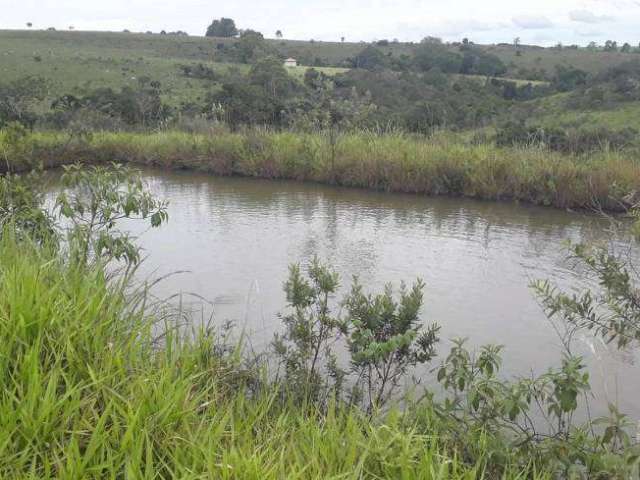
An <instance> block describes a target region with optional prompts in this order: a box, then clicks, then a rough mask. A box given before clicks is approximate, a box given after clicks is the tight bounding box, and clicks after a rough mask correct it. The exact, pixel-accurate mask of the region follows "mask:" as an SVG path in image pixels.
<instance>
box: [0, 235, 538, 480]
mask: <svg viewBox="0 0 640 480" xmlns="http://www.w3.org/2000/svg"><path fill="white" fill-rule="evenodd" d="M158 321H159V317H157V316H155V315H154V314H153V312H151V311H147V310H146V309H145V301H144V292H137V293H136V292H135V291H134V292H132V291H131V288H130V287H129V286H128V282H127V280H126V278H124V279H123V278H120V279H119V280H117V279H112V280H107V277H106V275H105V272H104V271H103V269H102V268H100V267H99V266H96V267H91V268H88V269H78V268H75V269H74V268H72V267H70V266H68V264H66V263H65V262H64V261H63V260H62V259H61V258H60V257H59V256H58V255H57V254H56V253H54V252H53V251H48V250H47V249H42V248H40V247H36V246H34V245H32V244H29V243H28V242H25V241H21V242H18V241H16V240H15V239H14V238H13V237H12V236H11V235H10V234H7V233H5V235H4V237H3V238H2V239H1V240H0V392H1V393H0V478H3V479H27V478H33V479H35V478H38V479H46V478H64V479H85V478H111V479H120V478H128V479H134V478H135V479H137V478H149V479H151V478H166V479H173V478H181V479H209V478H237V479H248V478H256V479H268V478H274V479H275V478H277V479H281V478H407V479H409V478H425V479H441V478H442V479H444V478H455V479H458V478H460V479H462V478H468V479H475V478H478V477H481V476H483V474H484V473H485V472H486V471H487V470H486V468H487V465H488V463H487V462H486V460H487V458H488V457H487V458H483V457H482V456H480V457H478V460H475V461H474V462H473V463H471V464H470V463H469V462H463V461H462V459H460V458H459V457H458V456H457V455H456V454H455V452H454V451H450V450H449V451H448V450H447V448H446V446H445V445H444V443H441V442H439V440H438V438H437V436H436V434H435V432H436V430H435V427H434V430H433V432H432V433H429V434H425V433H424V431H425V428H424V425H425V423H424V422H422V427H421V428H417V424H416V423H415V421H414V422H410V421H409V420H408V419H407V417H405V416H403V415H400V414H399V413H397V412H396V413H393V412H392V413H390V414H389V415H387V416H385V417H384V418H382V417H376V418H373V419H371V418H368V417H366V416H364V415H363V414H361V413H359V412H358V411H356V410H350V409H346V407H340V408H337V407H336V408H333V407H330V408H329V409H328V411H323V412H319V411H317V410H316V409H315V408H314V407H313V406H310V405H309V406H304V405H296V404H294V403H292V402H289V401H287V400H286V398H284V397H283V396H282V395H280V394H278V393H277V392H278V391H280V390H278V389H277V388H273V387H265V386H263V387H259V385H261V383H260V381H259V380H260V378H261V377H260V374H259V372H252V371H248V370H246V369H244V368H242V366H241V363H240V362H239V361H238V356H237V355H235V354H234V353H233V352H232V353H223V352H222V350H220V349H218V348H216V345H215V339H214V338H213V337H212V336H211V335H210V334H208V333H207V332H204V331H201V332H198V333H197V335H195V336H193V337H192V336H189V338H190V340H186V339H185V338H183V337H180V336H178V335H175V334H172V333H171V330H167V332H168V333H167V335H166V336H164V337H163V341H162V343H159V342H157V341H154V337H153V335H152V332H153V331H156V332H157V322H158ZM416 418H417V417H416ZM421 432H422V433H421ZM527 472H528V469H526V468H525V469H523V470H522V471H520V472H519V473H518V472H517V471H515V470H514V472H513V474H511V473H509V474H505V476H508V477H515V476H517V475H518V474H522V475H525V474H527Z"/></svg>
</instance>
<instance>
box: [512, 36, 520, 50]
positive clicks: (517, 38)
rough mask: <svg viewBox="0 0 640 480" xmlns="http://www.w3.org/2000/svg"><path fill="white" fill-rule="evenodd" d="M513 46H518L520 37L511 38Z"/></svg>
mask: <svg viewBox="0 0 640 480" xmlns="http://www.w3.org/2000/svg"><path fill="white" fill-rule="evenodd" d="M513 46H514V47H515V48H516V49H517V48H518V47H519V46H520V37H516V38H514V39H513Z"/></svg>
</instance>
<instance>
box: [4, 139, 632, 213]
mask: <svg viewBox="0 0 640 480" xmlns="http://www.w3.org/2000/svg"><path fill="white" fill-rule="evenodd" d="M79 161H80V162H87V163H91V162H103V163H107V162H112V161H116V162H122V163H127V162H131V163H134V164H141V165H154V166H161V167H166V168H181V169H183V168H184V169H194V170H199V171H206V172H211V173H214V174H217V175H241V176H250V177H260V178H283V179H295V180H301V181H314V182H322V183H329V184H338V185H343V186H351V187H359V188H370V189H376V190H384V191H393V192H405V193H416V194H426V195H452V196H466V197H471V198H478V199H487V200H515V201H523V202H528V203H533V204H538V205H550V206H555V207H558V208H603V209H607V210H619V209H620V207H621V204H620V203H619V202H620V199H622V198H623V197H625V196H627V195H629V194H634V193H636V192H637V188H638V185H640V164H639V163H638V161H637V160H636V159H634V158H632V157H630V156H626V155H625V154H622V153H609V152H604V153H599V154H592V155H590V156H589V157H574V156H567V155H562V154H558V153H552V152H549V151H548V150H543V149H539V148H527V149H525V148H518V149H499V148H496V147H494V146H491V145H478V146H472V145H465V144H463V143H461V142H460V141H458V140H454V141H450V139H449V138H448V137H447V136H443V137H442V138H435V139H432V140H428V139H424V138H418V137H411V136H406V135H401V134H398V135H385V136H383V137H380V136H376V135H370V134H366V133H359V134H349V135H343V136H341V137H340V138H339V139H338V142H337V143H336V144H333V143H332V141H331V139H330V138H329V137H328V136H325V135H323V134H299V133H292V132H287V133H270V132H268V131H262V130H258V131H256V130H250V131H247V132H244V133H228V132H225V131H217V132H216V131H214V132H211V133H210V134H190V133H180V132H163V133H157V134H135V133H95V134H93V135H92V136H91V137H90V138H88V139H85V140H81V141H77V140H75V141H71V139H70V137H69V135H68V134H66V133H47V132H40V133H34V134H30V135H28V136H27V137H25V138H23V139H22V140H20V141H19V142H18V143H17V144H9V143H8V140H7V137H6V135H5V136H0V163H1V164H3V165H11V166H12V167H13V168H15V169H20V168H24V167H25V166H27V165H30V164H33V162H36V163H37V162H44V163H45V164H46V165H48V166H55V165H60V164H66V163H73V162H79Z"/></svg>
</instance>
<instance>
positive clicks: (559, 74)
mask: <svg viewBox="0 0 640 480" xmlns="http://www.w3.org/2000/svg"><path fill="white" fill-rule="evenodd" d="M586 83H587V72H585V71H583V70H580V69H578V68H574V67H565V66H564V65H556V74H555V76H554V77H553V79H552V81H551V84H552V85H553V86H554V87H555V88H556V90H558V91H560V92H568V91H570V90H574V89H576V88H577V87H579V86H581V85H584V84H586Z"/></svg>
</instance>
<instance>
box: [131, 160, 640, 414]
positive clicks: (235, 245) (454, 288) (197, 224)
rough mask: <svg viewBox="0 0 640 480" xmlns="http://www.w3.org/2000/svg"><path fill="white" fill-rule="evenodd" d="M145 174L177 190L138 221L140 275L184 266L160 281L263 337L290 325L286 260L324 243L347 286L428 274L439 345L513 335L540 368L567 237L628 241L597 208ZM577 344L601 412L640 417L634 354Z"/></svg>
mask: <svg viewBox="0 0 640 480" xmlns="http://www.w3.org/2000/svg"><path fill="white" fill-rule="evenodd" d="M144 177H145V179H146V181H147V182H148V184H149V185H150V186H151V188H152V190H153V191H154V192H155V193H156V194H157V195H158V196H160V197H162V198H164V199H167V200H169V202H170V207H169V214H170V220H169V223H168V224H167V225H166V226H164V227H162V228H161V229H155V230H147V231H144V232H137V233H140V242H141V244H142V246H143V248H144V250H145V255H146V260H145V262H144V264H143V267H142V269H141V271H140V275H143V276H144V277H145V278H147V277H148V278H153V277H158V276H163V275H166V274H170V273H172V272H176V271H187V272H186V273H180V274H175V275H172V276H170V277H168V278H166V279H165V280H163V281H162V282H161V283H160V284H159V285H157V286H155V287H154V293H155V294H156V295H157V296H159V297H161V298H167V297H169V296H170V295H173V294H176V293H182V294H183V296H182V302H183V304H184V305H190V306H191V307H193V308H194V309H195V310H196V311H200V312H202V316H200V314H198V313H196V314H195V316H194V318H195V320H194V321H201V319H202V318H203V317H207V315H208V314H209V313H210V312H211V310H213V316H214V320H215V323H216V324H222V323H224V322H226V321H232V322H233V323H234V324H235V325H236V327H237V328H238V329H243V330H244V331H245V332H246V333H247V334H248V337H249V338H250V339H251V344H252V345H253V348H255V349H261V348H264V347H265V346H267V345H268V344H269V341H270V340H271V338H272V336H273V333H274V332H276V331H278V329H279V328H280V322H279V320H278V317H277V314H278V312H281V311H283V309H284V303H285V298H284V293H283V291H282V284H283V282H284V281H285V279H286V276H287V269H288V266H289V264H291V263H292V262H301V263H303V264H304V263H307V262H309V260H310V259H311V258H313V256H314V255H317V256H318V257H320V258H321V259H322V260H324V261H326V262H329V263H330V264H331V265H333V266H334V267H335V268H336V270H337V271H338V272H339V273H340V275H341V280H342V287H343V293H344V291H346V289H347V288H348V286H349V284H350V279H351V277H352V276H353V275H356V276H358V277H359V278H360V279H361V281H362V283H363V284H364V285H365V287H366V289H367V290H368V291H376V290H379V289H381V288H382V287H383V286H384V284H385V283H387V282H393V283H394V284H395V285H398V284H399V282H400V281H401V280H405V281H407V282H411V281H412V280H413V279H415V278H416V277H420V278H422V279H423V280H424V282H425V283H426V289H425V305H424V308H423V318H424V319H425V321H427V322H431V321H435V322H438V323H439V324H440V325H441V326H442V336H443V338H444V339H445V341H444V342H443V344H442V345H441V346H440V352H441V354H444V353H446V350H447V341H446V339H449V338H452V337H468V338H469V339H470V340H469V342H470V345H471V346H474V347H476V346H479V345H482V344H485V343H495V344H501V345H504V364H503V374H504V375H528V374H531V372H536V373H541V372H543V371H545V370H546V369H547V368H548V367H550V366H553V365H558V364H559V362H560V359H561V348H560V342H559V339H558V336H557V334H556V333H555V331H554V329H553V328H552V326H551V324H550V323H549V321H548V320H547V319H546V317H545V315H544V314H543V312H542V309H541V307H540V305H539V304H538V302H537V300H536V298H535V296H534V295H533V293H532V291H531V289H530V286H529V285H530V282H531V281H532V280H534V279H550V280H552V281H554V282H556V283H557V284H559V285H561V286H563V287H566V288H571V287H572V286H574V285H576V282H578V281H579V276H578V275H577V274H576V273H575V272H574V270H573V269H572V268H571V264H570V263H569V262H568V261H567V250H566V246H565V245H564V242H565V240H567V239H570V240H573V241H584V240H587V241H596V242H610V243H614V244H616V245H617V247H618V248H619V249H620V250H622V249H629V245H628V244H627V243H626V242H625V241H623V240H621V239H618V238H616V237H615V236H614V235H613V234H612V233H611V231H610V230H609V228H608V227H609V224H608V222H607V221H605V220H603V219H602V218H601V217H599V216H596V215H591V214H587V213H576V212H566V211H562V210H556V209H552V208H541V207H532V206H526V205H517V204H513V203H499V202H481V201H476V200H466V199H459V198H429V197H424V196H417V195H399V194H388V193H380V192H371V191H365V190H356V189H346V188H337V187H329V186H321V185H316V184H304V183H296V182H282V181H268V180H255V179H242V178H218V177H213V176H210V175H206V174H199V173H193V172H167V171H159V170H145V171H144ZM631 255H636V252H635V251H631ZM198 297H202V298H204V299H207V301H208V302H210V303H207V304H205V306H202V305H203V302H202V300H200V299H199V298H198ZM173 301H176V299H175V298H174V300H173ZM199 306H201V307H199ZM199 309H200V310H199ZM576 349H577V351H579V353H582V354H584V355H585V357H586V360H587V364H588V366H589V369H590V373H591V381H592V384H593V389H594V393H595V399H593V400H592V403H593V411H594V413H595V414H597V413H601V412H605V411H606V405H607V402H614V403H617V404H618V405H619V407H620V408H621V410H622V411H625V412H628V413H630V414H632V415H633V416H634V417H635V418H640V402H637V401H636V399H638V398H640V381H639V380H638V378H639V376H638V372H639V371H640V367H638V366H637V365H636V362H637V355H636V354H634V353H633V352H624V353H620V352H617V351H616V350H615V349H613V348H611V347H607V346H605V345H603V344H602V342H600V341H598V340H596V339H593V338H590V337H588V336H581V337H579V338H578V339H577V341H576Z"/></svg>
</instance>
